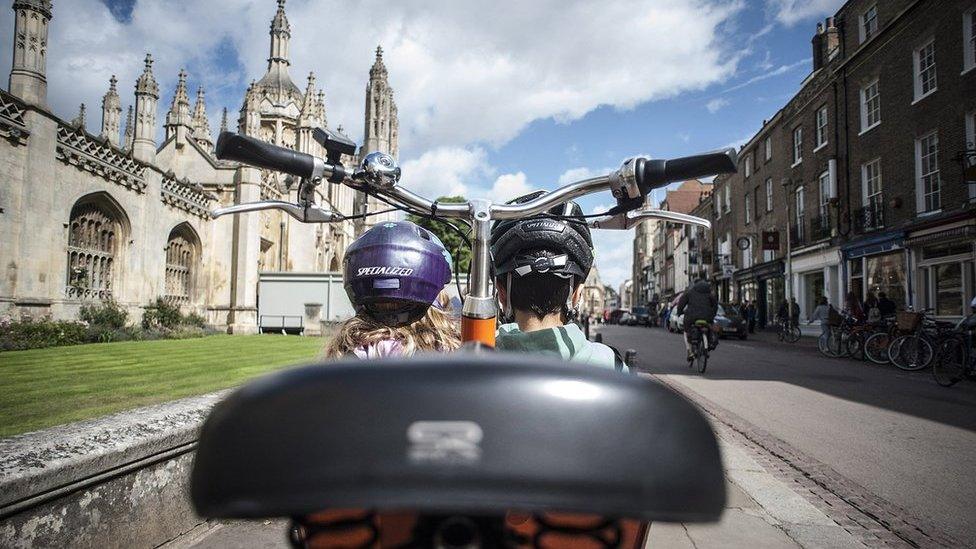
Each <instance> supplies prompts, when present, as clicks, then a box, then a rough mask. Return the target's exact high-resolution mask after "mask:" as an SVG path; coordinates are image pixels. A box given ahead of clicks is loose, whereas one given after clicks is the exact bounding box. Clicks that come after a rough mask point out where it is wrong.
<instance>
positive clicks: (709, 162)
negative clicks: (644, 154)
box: [635, 148, 737, 195]
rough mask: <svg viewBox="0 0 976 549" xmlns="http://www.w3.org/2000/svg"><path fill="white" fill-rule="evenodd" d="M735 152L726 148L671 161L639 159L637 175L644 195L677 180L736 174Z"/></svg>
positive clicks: (638, 183)
mask: <svg viewBox="0 0 976 549" xmlns="http://www.w3.org/2000/svg"><path fill="white" fill-rule="evenodd" d="M736 160H737V159H736V153H735V149H731V148H730V149H724V150H718V151H712V152H707V153H703V154H695V155H692V156H685V157H681V158H672V159H671V160H648V159H643V158H641V159H638V160H637V166H636V169H635V173H636V176H637V185H638V186H639V187H640V190H641V193H642V194H645V195H646V194H647V193H649V192H651V191H652V190H653V189H656V188H658V187H662V186H664V185H667V184H668V183H671V182H673V181H684V180H686V179H696V178H699V177H708V176H711V175H717V174H723V173H734V172H735V165H736Z"/></svg>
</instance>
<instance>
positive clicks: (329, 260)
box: [0, 0, 398, 333]
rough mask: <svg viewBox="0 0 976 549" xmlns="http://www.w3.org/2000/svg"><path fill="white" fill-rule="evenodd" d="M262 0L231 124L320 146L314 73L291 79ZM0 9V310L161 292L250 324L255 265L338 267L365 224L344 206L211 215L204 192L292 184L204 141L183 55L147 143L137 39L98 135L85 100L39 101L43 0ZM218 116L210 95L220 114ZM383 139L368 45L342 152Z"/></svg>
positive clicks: (149, 112) (328, 196) (146, 74)
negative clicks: (247, 74)
mask: <svg viewBox="0 0 976 549" xmlns="http://www.w3.org/2000/svg"><path fill="white" fill-rule="evenodd" d="M277 3H278V9H277V12H276V13H275V15H274V18H273V19H272V21H271V33H270V34H271V47H270V55H269V58H268V70H267V72H266V73H265V75H264V76H262V77H261V79H260V80H257V81H253V82H252V83H251V85H250V86H249V87H248V88H247V91H246V92H245V93H244V99H243V102H242V103H243V104H242V106H241V110H240V116H239V118H238V125H237V131H238V132H240V133H244V134H247V135H251V136H255V137H258V138H260V139H263V140H265V141H268V142H271V143H275V144H277V145H282V146H285V147H289V148H293V149H297V150H299V151H303V152H307V153H311V154H317V155H322V156H324V151H322V150H321V149H320V146H319V145H318V143H317V142H315V141H314V140H313V139H312V130H313V129H314V128H315V127H318V126H324V125H325V123H326V107H325V94H324V92H323V91H322V90H321V89H318V88H316V85H315V76H314V75H313V74H309V75H308V83H307V85H306V87H305V90H304V92H303V91H302V90H301V89H300V88H299V87H298V86H297V85H295V83H294V82H293V81H292V79H291V76H290V75H289V73H288V67H289V65H290V62H289V60H288V41H289V39H290V37H291V28H290V25H289V23H288V19H287V17H286V16H285V0H278V2H277ZM13 9H14V12H15V28H14V50H13V56H14V57H13V66H12V69H11V71H10V83H9V87H8V90H7V91H2V90H0V138H2V139H0V264H2V267H3V276H2V277H0V315H10V316H13V317H15V318H17V317H22V316H25V315H31V316H33V317H38V316H43V315H52V316H53V317H54V318H65V319H70V318H76V316H77V313H78V309H79V308H80V307H81V305H83V304H84V303H88V302H92V301H98V300H106V299H113V300H115V301H117V302H118V303H120V304H121V305H123V306H125V307H126V308H127V309H128V310H129V312H130V316H131V317H132V318H135V319H136V320H138V319H140V318H141V315H142V311H143V308H144V307H145V306H147V305H149V304H150V303H152V302H154V301H155V300H156V299H157V298H163V299H165V300H167V301H170V302H172V303H175V304H178V305H179V306H180V307H181V308H182V309H183V310H184V312H190V311H193V312H197V313H199V314H202V315H203V316H204V317H205V318H206V319H207V322H208V323H209V324H211V325H213V326H214V327H217V328H220V329H226V330H227V331H229V332H233V333H249V332H254V331H256V330H257V318H256V316H257V314H256V300H257V282H258V273H259V272H260V271H296V272H323V271H329V270H332V271H335V270H338V269H339V266H340V264H341V260H342V254H343V251H344V250H345V248H346V246H347V245H348V244H349V243H350V242H351V241H352V239H353V238H355V236H356V235H357V234H358V233H361V232H362V231H363V230H365V229H366V228H368V227H367V226H366V225H365V224H364V223H359V224H356V225H354V224H353V223H352V222H349V221H346V222H343V223H337V224H330V225H319V226H308V225H304V226H303V225H302V224H300V223H298V222H296V221H295V220H293V219H291V218H289V217H288V216H286V215H285V214H283V213H281V212H257V213H250V214H244V215H239V216H229V217H225V218H220V219H213V218H211V216H210V213H209V212H210V211H211V210H212V209H213V208H215V207H218V206H226V205H230V204H234V203H239V202H249V201H252V200H259V199H281V200H295V199H296V197H295V196H289V195H293V194H294V192H295V191H294V190H288V189H286V187H285V186H284V182H283V180H282V178H281V176H280V174H277V173H272V172H267V171H263V170H258V169H254V168H249V167H244V166H242V165H240V164H238V163H235V162H225V161H221V160H217V159H216V158H215V157H214V156H213V146H214V138H213V136H212V134H211V131H210V126H209V121H208V118H207V112H206V102H205V95H204V90H203V88H202V87H199V88H198V89H197V92H196V102H195V104H194V105H193V106H192V108H191V104H190V96H189V93H190V92H189V91H188V78H190V76H189V75H187V74H186V72H184V71H180V74H179V80H178V83H177V85H176V90H175V91H174V93H173V97H172V101H171V103H170V106H169V111H168V112H167V113H166V117H165V119H164V120H163V121H162V123H163V128H164V138H163V141H162V143H160V144H157V107H158V102H159V99H160V94H159V86H158V84H157V83H156V79H155V78H154V76H153V60H152V56H151V55H147V56H146V58H145V69H144V70H143V72H142V75H141V76H139V78H138V80H136V82H135V89H134V93H135V97H134V101H133V102H134V107H133V106H130V107H129V108H128V111H127V112H126V116H125V121H124V126H123V120H122V118H123V117H122V112H123V111H122V101H121V99H120V96H119V91H118V87H119V83H118V82H117V81H116V79H115V77H114V76H112V77H111V78H110V79H109V80H108V82H109V89H108V92H107V93H106V94H105V96H104V98H103V99H102V119H101V131H100V132H99V134H98V135H93V134H91V133H88V131H87V129H86V125H85V117H86V112H85V107H84V105H82V106H81V109H80V112H79V113H78V116H77V117H76V118H74V119H73V120H71V121H68V120H65V119H62V118H60V117H59V116H58V115H56V114H54V113H52V112H51V111H50V110H49V108H48V106H47V78H46V74H45V73H46V61H47V54H48V51H47V37H48V24H49V23H50V21H51V17H52V4H51V1H50V0H15V1H14V3H13ZM54 54H55V55H56V54H57V52H54ZM106 76H108V75H106ZM55 84H56V85H62V86H65V85H69V84H68V83H66V82H56V83H55ZM227 123H228V122H227V111H226V109H225V110H224V113H223V121H222V124H221V130H224V129H226V128H227ZM397 140H398V122H397V108H396V104H395V103H394V101H393V91H392V90H391V89H390V86H389V83H388V81H387V70H386V67H385V66H384V64H383V51H382V49H380V48H377V50H376V61H375V63H374V64H373V66H372V68H371V69H370V71H369V81H368V84H367V88H366V112H365V134H364V145H363V147H362V148H361V150H360V152H359V154H358V155H356V156H357V157H362V156H364V155H365V154H367V153H370V152H373V151H383V152H387V153H390V154H392V155H394V156H396V155H397ZM346 160H347V162H348V163H349V164H353V163H355V162H357V160H358V158H353V157H350V158H347V159H346ZM317 200H318V201H319V202H321V203H322V204H328V205H330V206H332V207H333V208H334V209H336V210H338V211H341V212H346V213H349V212H353V211H355V212H364V211H376V210H378V209H380V208H379V206H380V205H379V204H377V203H375V202H374V200H375V199H373V198H371V197H365V196H363V195H361V194H360V193H357V192H355V191H353V190H351V189H349V188H347V187H342V186H336V185H330V186H323V187H321V191H320V194H319V196H318V197H317ZM388 215H389V214H385V215H378V216H373V217H370V218H367V219H369V220H370V221H369V222H370V223H378V222H383V221H386V220H387V219H388Z"/></svg>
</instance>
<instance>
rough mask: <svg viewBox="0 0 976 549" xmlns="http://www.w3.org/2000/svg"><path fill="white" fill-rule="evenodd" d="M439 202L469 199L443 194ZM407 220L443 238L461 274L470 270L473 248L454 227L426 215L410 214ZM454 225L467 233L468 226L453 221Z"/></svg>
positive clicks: (457, 201) (452, 266)
mask: <svg viewBox="0 0 976 549" xmlns="http://www.w3.org/2000/svg"><path fill="white" fill-rule="evenodd" d="M437 202H445V203H455V204H456V203H459V202H467V199H466V198H464V197H463V196H442V197H440V198H438V199H437ZM407 220H408V221H412V222H414V223H416V224H417V225H420V226H421V227H423V228H425V229H427V230H429V231H430V232H432V233H434V234H436V235H437V238H439V239H441V242H443V243H444V247H445V248H447V251H449V252H451V255H452V256H454V259H456V260H457V265H458V266H457V269H458V271H459V272H460V273H461V274H465V273H467V272H468V267H470V265H471V249H470V248H468V245H467V244H466V243H465V242H464V239H462V238H461V235H459V234H458V233H457V232H456V231H454V229H452V228H450V227H448V226H447V225H446V224H445V223H443V222H441V221H435V220H433V219H428V218H425V217H417V216H415V215H408V216H407ZM453 225H455V226H456V227H457V228H459V229H461V230H462V231H464V232H465V233H467V227H465V226H464V225H463V224H461V223H453ZM451 268H452V269H453V268H454V265H451Z"/></svg>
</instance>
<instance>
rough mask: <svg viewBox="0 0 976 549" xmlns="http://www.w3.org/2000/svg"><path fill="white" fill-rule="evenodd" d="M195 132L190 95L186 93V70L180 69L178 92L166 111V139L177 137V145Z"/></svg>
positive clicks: (177, 84) (174, 94)
mask: <svg viewBox="0 0 976 549" xmlns="http://www.w3.org/2000/svg"><path fill="white" fill-rule="evenodd" d="M192 133H193V118H192V116H191V115H190V97H189V96H188V95H187V93H186V71H185V70H183V69H180V75H179V80H178V81H177V83H176V92H174V93H173V102H172V103H171V104H170V106H169V112H167V113H166V139H167V140H169V139H170V138H171V137H174V136H175V137H176V139H177V143H176V146H177V147H179V146H181V145H182V144H183V143H185V142H186V138H187V137H188V136H189V135H190V134H192Z"/></svg>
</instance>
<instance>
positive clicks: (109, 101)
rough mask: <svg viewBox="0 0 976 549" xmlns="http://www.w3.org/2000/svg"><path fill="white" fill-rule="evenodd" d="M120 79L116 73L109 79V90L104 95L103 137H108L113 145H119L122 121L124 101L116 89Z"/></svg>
mask: <svg viewBox="0 0 976 549" xmlns="http://www.w3.org/2000/svg"><path fill="white" fill-rule="evenodd" d="M117 83H118V80H117V79H116V78H115V75H114V74H113V75H112V78H111V79H109V81H108V91H107V92H105V96H104V97H102V131H101V134H100V135H101V137H102V139H107V140H108V142H109V143H111V144H112V145H113V146H115V147H118V146H119V129H120V128H119V124H120V123H121V121H122V101H121V100H119V93H118V90H117V89H116V84H117Z"/></svg>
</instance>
